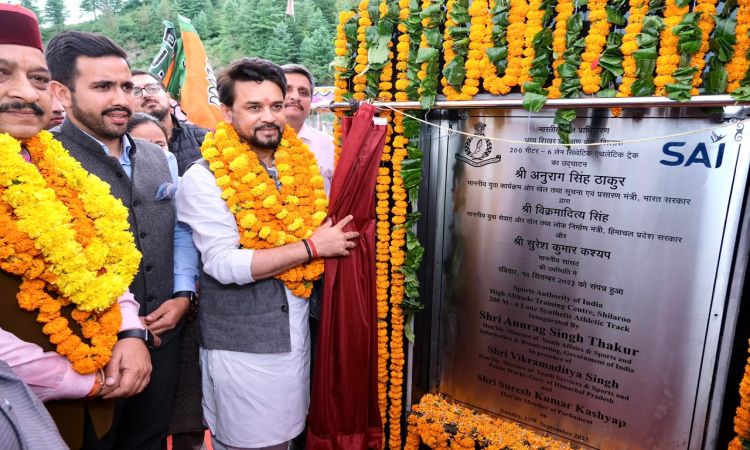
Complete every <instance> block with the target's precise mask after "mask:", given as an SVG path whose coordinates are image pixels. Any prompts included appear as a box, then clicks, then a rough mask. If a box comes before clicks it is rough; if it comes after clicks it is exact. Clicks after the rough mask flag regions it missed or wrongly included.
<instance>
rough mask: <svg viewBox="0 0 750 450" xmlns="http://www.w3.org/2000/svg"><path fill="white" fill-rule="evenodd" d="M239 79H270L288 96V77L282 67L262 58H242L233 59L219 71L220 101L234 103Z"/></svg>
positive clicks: (259, 80)
mask: <svg viewBox="0 0 750 450" xmlns="http://www.w3.org/2000/svg"><path fill="white" fill-rule="evenodd" d="M237 81H257V82H258V83H261V82H263V81H270V82H272V83H274V84H275V85H276V86H278V87H279V89H281V93H282V94H284V96H285V97H286V77H285V76H284V72H283V71H282V70H281V67H279V66H277V65H276V64H274V63H272V62H271V61H268V60H266V59H261V58H242V59H238V60H237V61H233V62H232V63H230V64H229V65H228V66H227V67H225V68H224V70H222V71H221V73H219V76H218V78H217V79H216V84H217V87H218V91H219V101H220V102H221V103H223V104H224V105H226V106H229V107H231V106H232V105H233V104H234V97H235V93H234V83H236V82H237Z"/></svg>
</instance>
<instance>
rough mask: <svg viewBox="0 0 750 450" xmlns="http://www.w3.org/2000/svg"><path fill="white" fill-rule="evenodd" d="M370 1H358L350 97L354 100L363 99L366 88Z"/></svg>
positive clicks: (370, 22)
mask: <svg viewBox="0 0 750 450" xmlns="http://www.w3.org/2000/svg"><path fill="white" fill-rule="evenodd" d="M369 5H370V2H369V0H362V1H361V2H359V20H358V24H359V26H358V27H357V42H358V45H357V56H356V57H355V62H356V64H355V66H354V73H355V75H354V78H353V79H352V81H353V82H354V94H353V95H352V97H353V98H354V99H355V100H364V99H365V90H366V89H367V77H366V76H365V69H367V28H369V27H370V26H372V21H371V20H370V13H369V12H368V11H367V8H368V7H369Z"/></svg>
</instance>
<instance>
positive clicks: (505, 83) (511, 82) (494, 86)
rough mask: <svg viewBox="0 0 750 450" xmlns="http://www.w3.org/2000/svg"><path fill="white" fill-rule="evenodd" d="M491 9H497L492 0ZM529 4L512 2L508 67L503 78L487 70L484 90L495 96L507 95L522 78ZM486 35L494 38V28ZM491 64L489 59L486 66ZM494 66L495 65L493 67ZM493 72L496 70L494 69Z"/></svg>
mask: <svg viewBox="0 0 750 450" xmlns="http://www.w3.org/2000/svg"><path fill="white" fill-rule="evenodd" d="M489 7H490V8H491V9H492V10H494V9H495V0H490V3H489ZM528 9H529V4H528V2H526V0H510V11H509V12H508V22H509V24H510V25H508V29H507V30H506V38H507V41H508V65H507V68H506V69H505V74H503V76H502V77H497V76H494V77H493V76H492V75H491V73H490V69H489V68H485V71H484V72H483V73H484V74H485V75H484V84H483V86H484V88H485V89H486V90H487V92H489V93H491V94H495V95H505V94H507V93H508V92H510V90H511V88H512V87H514V86H518V85H519V78H520V77H521V71H522V69H521V66H522V62H523V50H524V45H525V34H524V30H525V29H526V13H527V11H528ZM486 35H489V36H490V37H491V36H492V26H489V27H487V29H486ZM487 63H489V64H491V62H490V61H489V58H487V60H486V61H485V64H487ZM493 66H494V65H493ZM492 70H495V69H494V68H493V69H492Z"/></svg>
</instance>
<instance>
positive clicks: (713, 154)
mask: <svg viewBox="0 0 750 450" xmlns="http://www.w3.org/2000/svg"><path fill="white" fill-rule="evenodd" d="M724 136H725V135H718V134H716V132H715V131H714V132H713V133H712V134H711V144H716V143H718V144H719V145H718V149H717V150H716V151H710V152H709V149H708V147H707V146H706V143H705V142H699V143H698V145H696V146H695V148H693V149H692V150H690V147H686V148H682V147H685V145H687V144H686V143H685V142H667V143H666V144H664V147H662V149H661V151H662V153H663V154H664V155H666V156H667V157H668V158H665V159H662V160H661V161H659V163H660V164H662V165H665V166H685V167H688V166H692V165H693V164H702V165H703V166H705V167H706V168H708V169H718V168H719V167H721V163H722V162H723V161H724V147H725V144H724V143H723V142H720V141H721V140H722V139H724ZM712 150H713V148H712Z"/></svg>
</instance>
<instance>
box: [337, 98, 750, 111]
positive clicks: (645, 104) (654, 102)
mask: <svg viewBox="0 0 750 450" xmlns="http://www.w3.org/2000/svg"><path fill="white" fill-rule="evenodd" d="M370 103H372V105H373V106H375V107H379V108H393V109H398V110H415V109H425V108H423V107H422V105H421V104H420V103H419V102H379V101H372V102H370ZM743 104H748V103H747V102H738V101H736V100H735V99H733V98H732V97H731V96H730V95H699V96H695V97H691V99H690V101H689V102H678V101H676V100H672V99H669V98H667V97H613V98H599V97H587V98H557V99H549V100H547V102H546V103H545V104H544V106H543V109H568V108H655V107H660V108H695V107H718V106H739V105H743ZM355 105H356V104H352V103H347V102H331V104H330V105H329V107H328V108H327V109H331V110H334V111H335V110H337V109H339V110H340V109H352V108H354V107H355ZM478 108H502V109H519V108H523V97H522V96H521V95H520V94H517V95H509V96H506V97H496V96H491V95H485V94H483V95H478V96H477V98H476V99H475V100H468V101H458V100H438V101H437V102H435V104H434V105H433V106H432V107H431V108H430V109H478Z"/></svg>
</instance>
